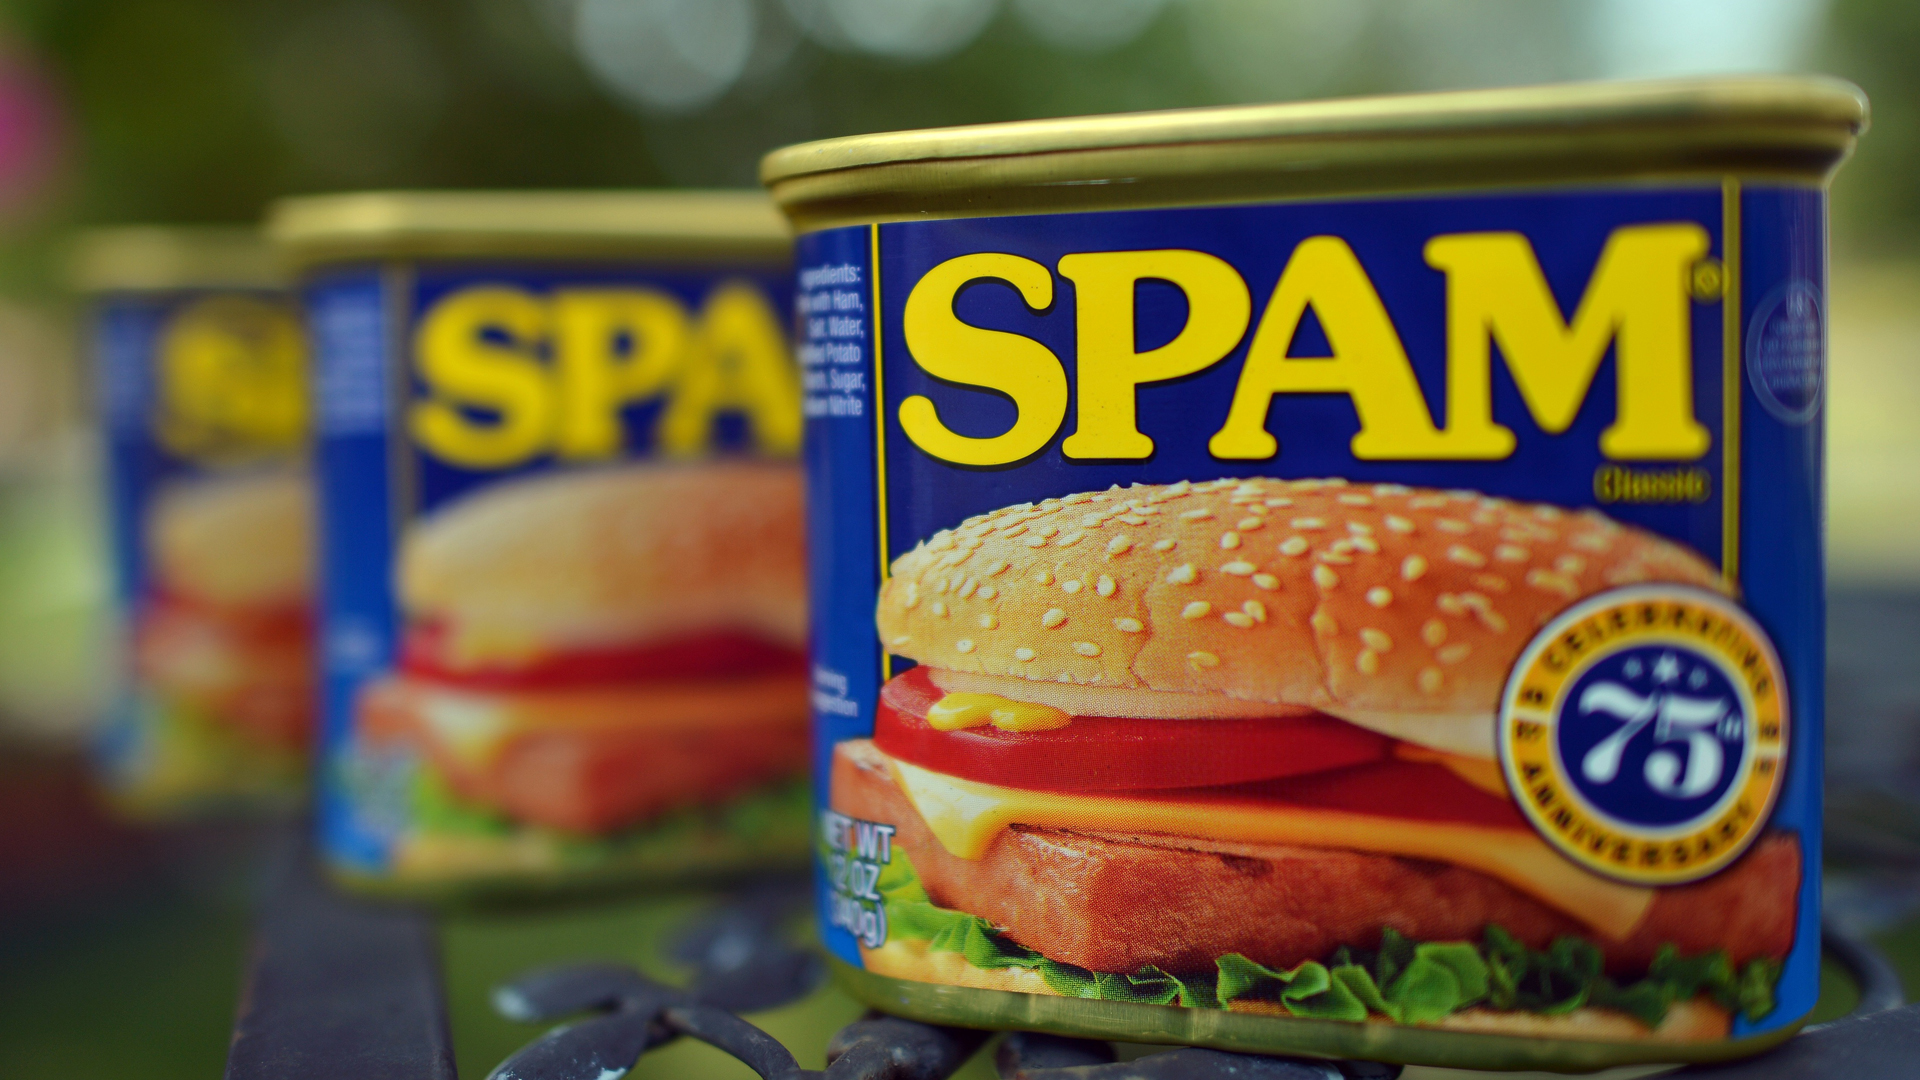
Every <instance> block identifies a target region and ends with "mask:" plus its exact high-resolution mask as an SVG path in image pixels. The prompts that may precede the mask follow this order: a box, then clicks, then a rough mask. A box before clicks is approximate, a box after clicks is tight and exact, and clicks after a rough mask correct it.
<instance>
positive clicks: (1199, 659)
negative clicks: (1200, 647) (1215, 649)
mask: <svg viewBox="0 0 1920 1080" xmlns="http://www.w3.org/2000/svg"><path fill="white" fill-rule="evenodd" d="M1187 663H1188V664H1190V665H1192V666H1193V668H1194V670H1196V671H1200V670H1204V669H1206V668H1217V667H1219V666H1220V658H1219V657H1217V656H1215V655H1213V654H1212V653H1210V652H1190V653H1188V654H1187Z"/></svg>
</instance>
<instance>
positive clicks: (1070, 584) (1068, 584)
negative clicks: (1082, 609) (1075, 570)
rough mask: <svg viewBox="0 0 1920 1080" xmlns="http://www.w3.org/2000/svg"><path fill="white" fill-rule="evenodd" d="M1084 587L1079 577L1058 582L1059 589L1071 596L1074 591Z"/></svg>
mask: <svg viewBox="0 0 1920 1080" xmlns="http://www.w3.org/2000/svg"><path fill="white" fill-rule="evenodd" d="M1084 587H1085V586H1084V585H1083V584H1082V583H1081V581H1080V579H1079V578H1074V579H1073V580H1072V581H1063V582H1061V583H1060V591H1061V592H1063V593H1066V594H1067V595H1068V596H1072V595H1073V594H1074V593H1077V592H1079V591H1080V590H1081V589H1082V588H1084Z"/></svg>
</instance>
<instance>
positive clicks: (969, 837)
mask: <svg viewBox="0 0 1920 1080" xmlns="http://www.w3.org/2000/svg"><path fill="white" fill-rule="evenodd" d="M1863 121H1864V102H1863V101H1862V100H1861V99H1860V97H1859V96H1858V94H1857V92H1856V91H1854V90H1853V89H1852V88H1851V87H1848V86H1846V85H1844V84H1837V83H1832V82H1824V81H1817V80H1777V79H1774V80H1736V81H1708V82H1687V83H1674V84H1652V85H1634V84H1612V85H1595V86H1584V87H1555V88H1543V89H1536V90H1526V91H1501V92H1476V93H1465V94H1451V95H1440V96H1428V97H1416V98H1381V99H1371V100H1355V101H1347V102H1331V103H1324V104H1307V105H1290V106H1263V107H1254V108H1232V109H1222V110H1206V111H1198V112H1187V113H1171V114H1156V115H1141V116H1118V117H1104V118H1093V119H1088V120H1075V121H1057V122H1045V123H1030V124H1012V125H1004V126H995V127H986V128H977V129H967V130H961V131H952V132H943V131H931V132H918V133H904V134H898V135H884V136H873V137H867V138H856V139H847V140H841V141H837V142H828V143H818V144H812V145H808V146H801V147H796V148H792V149H788V150H783V151H780V152H778V153H776V154H774V155H773V156H771V157H770V158H768V159H767V162H766V164H765V166H764V175H765V177H766V179H767V181H768V183H769V185H770V186H771V188H772V190H773V192H774V195H775V197H776V199H778V200H779V201H780V202H781V203H782V204H783V206H784V208H785V209H786V210H787V211H788V213H789V214H790V215H791V216H792V218H793V219H794V220H795V222H796V223H797V225H798V226H799V228H800V230H801V233H802V235H801V237H800V239H799V241H798V257H797V268H798V281H799V290H800V291H799V296H798V299H797V307H798V309H799V310H800V311H801V312H802V313H803V325H804V330H805V336H804V339H803V341H802V344H801V345H800V348H799V352H800V357H801V362H802V367H803V371H804V373H805V376H804V377H805V380H806V388H807V397H806V402H805V408H806V414H807V417H808V425H809V426H808V431H807V448H806V455H807V461H808V466H809V468H810V470H811V472H812V488H811V490H812V491H813V492H814V498H813V501H812V503H811V506H810V515H811V516H810V528H811V551H812V556H811V558H812V575H813V589H814V592H813V596H814V602H815V604H814V609H813V650H814V651H813V658H814V659H813V668H812V678H813V681H814V686H813V690H814V700H815V723H816V731H817V733H818V734H817V739H816V745H815V748H814V749H815V763H816V769H817V772H816V781H817V782H816V792H817V799H818V802H817V806H816V827H817V835H816V840H817V847H818V849H819V851H820V852H821V855H822V862H821V865H820V877H819V901H820V910H821V918H822V923H823V934H824V936H825V939H826V941H827V944H828V946H829V948H830V949H831V951H832V953H833V956H834V958H835V961H836V968H837V970H838V972H839V974H840V975H841V976H842V977H843V981H844V982H845V983H846V985H847V986H848V987H849V988H850V989H851V991H852V992H853V993H855V994H856V995H858V996H860V997H861V998H863V999H865V1000H867V1001H868V1002H870V1003H872V1004H874V1005H876V1006H879V1007H882V1008H886V1009H891V1010H896V1011H899V1012H903V1013H906V1014H909V1015H913V1016H918V1017H922V1018H927V1019H932V1020H939V1021H946V1022H954V1023H962V1024H974V1025H988V1026H992V1025H1004V1026H1016V1027H1023V1028H1039V1029H1044V1030H1053V1031H1061V1032H1068V1033H1075V1034H1083V1035H1092V1036H1100V1037H1108V1038H1122V1039H1134V1040H1139V1039H1148V1040H1159V1041H1183V1042H1193V1043H1201V1044H1207V1045H1213V1046H1220V1047H1226V1048H1232V1049H1240V1050H1262V1051H1288V1052H1306V1053H1322V1054H1337V1055H1341V1056H1347V1057H1355V1058H1371V1059H1378V1060H1389V1061H1408V1062H1425V1063H1431V1064H1440V1065H1457V1066H1478V1067H1496V1068H1518V1067H1542V1066H1544V1067H1553V1068H1568V1069H1589V1068H1596V1067H1600V1066H1604V1065H1610V1064H1617V1063H1623V1062H1633V1061H1657V1060H1680V1059H1705V1058H1718V1057H1726V1056H1731V1055H1735V1054H1740V1053H1747V1052H1752V1051H1753V1050H1756V1049H1759V1048H1761V1047H1764V1046H1766V1045H1769V1044H1771V1043H1773V1042H1775V1041H1777V1040H1779V1039H1782V1038H1784V1037H1786V1035H1787V1034H1789V1033H1791V1032H1792V1031H1793V1030H1794V1029H1795V1028H1796V1027H1797V1025H1798V1024H1799V1023H1800V1022H1801V1020H1802V1018H1803V1017H1804V1016H1805V1015H1806V1014H1807V1012H1808V1010H1809V1009H1810V1008H1812V1006H1813V1004H1814V998H1815V992H1816V986H1817V981H1818V979H1817V974H1818V966H1819V933H1818V925H1819V911H1820V893H1819V876H1818V872H1817V868H1818V866H1819V855H1820V741H1821V733H1820V730H1821V719H1820V709H1821V697H1822V664H1823V655H1822V652H1823V623H1822V604H1823V583H1822V565H1821V563H1822V560H1821V532H1820V527H1821V517H1820V507H1821V411H1820V404H1821V389H1822V380H1823V377H1824V371H1825V365H1824V357H1823V349H1824V340H1825V337H1824V309H1825V288H1826V272H1825V246H1826V231H1825V230H1826V225H1825V222H1826V207H1825V195H1824V189H1823V185H1824V183H1825V181H1826V178H1827V176H1828V175H1829V173H1830V171H1831V170H1832V169H1833V168H1834V167H1835V166H1836V165H1837V164H1838V163H1839V161H1840V160H1841V159H1842V158H1843V157H1844V156H1845V154H1846V152H1847V151H1848V149H1849V148H1850V147H1851V145H1852V141H1853V139H1854V138H1855V136H1856V134H1857V132H1858V131H1859V129H1860V128H1861V126H1862V124H1863ZM1549 134H1551V138H1549V137H1548V135H1549Z"/></svg>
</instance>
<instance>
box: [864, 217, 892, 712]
mask: <svg viewBox="0 0 1920 1080" xmlns="http://www.w3.org/2000/svg"><path fill="white" fill-rule="evenodd" d="M867 229H868V233H869V237H870V247H869V251H870V253H871V254H870V256H869V258H868V260H867V274H868V276H870V277H871V278H872V279H873V310H872V311H871V312H869V313H868V315H867V327H868V329H869V330H870V331H871V332H872V334H873V458H874V476H875V478H876V479H875V483H874V496H875V498H876V500H877V502H878V508H879V511H880V514H879V517H880V584H881V585H883V586H884V585H885V584H886V583H887V575H888V572H889V569H890V568H889V567H888V565H887V393H886V390H887V377H886V372H885V370H884V366H883V365H882V364H881V362H880V226H879V225H878V224H874V225H869V226H867ZM892 678H893V654H892V653H890V652H888V651H887V647H886V645H885V644H884V643H883V644H882V645H881V646H880V679H881V681H882V682H885V681H887V680H890V679H892Z"/></svg>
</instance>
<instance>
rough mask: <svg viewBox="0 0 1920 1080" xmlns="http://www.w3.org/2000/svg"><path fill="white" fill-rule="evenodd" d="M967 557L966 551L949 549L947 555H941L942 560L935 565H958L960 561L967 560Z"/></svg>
mask: <svg viewBox="0 0 1920 1080" xmlns="http://www.w3.org/2000/svg"><path fill="white" fill-rule="evenodd" d="M966 558H967V553H966V552H964V551H949V552H947V553H946V554H945V555H942V556H940V561H939V562H937V563H935V564H934V565H935V566H958V565H959V564H960V563H962V562H964V561H966Z"/></svg>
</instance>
